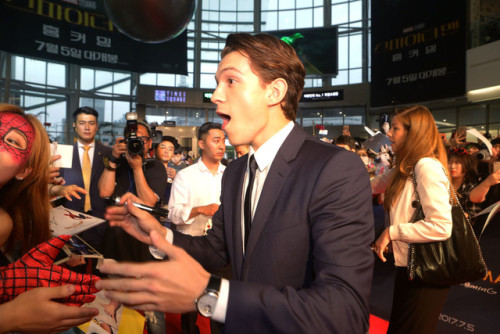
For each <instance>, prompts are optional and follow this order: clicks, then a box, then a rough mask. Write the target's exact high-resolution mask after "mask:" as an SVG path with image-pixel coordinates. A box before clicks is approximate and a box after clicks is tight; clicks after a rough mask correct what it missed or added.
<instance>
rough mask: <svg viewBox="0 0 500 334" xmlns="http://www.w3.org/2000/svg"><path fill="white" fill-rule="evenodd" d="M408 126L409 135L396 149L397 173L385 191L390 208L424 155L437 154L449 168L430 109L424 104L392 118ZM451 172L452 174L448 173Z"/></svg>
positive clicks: (407, 133)
mask: <svg viewBox="0 0 500 334" xmlns="http://www.w3.org/2000/svg"><path fill="white" fill-rule="evenodd" d="M394 120H398V121H399V122H401V124H402V125H403V127H404V129H405V130H406V139H405V141H404V142H403V143H402V145H401V146H400V147H398V150H397V152H396V164H395V166H394V174H393V176H392V178H391V180H390V181H389V185H388V187H387V189H386V191H385V199H384V208H385V209H386V210H390V208H391V207H392V206H393V205H394V203H395V202H396V199H397V198H398V197H399V195H400V194H401V192H402V191H403V188H404V186H405V183H406V180H407V179H408V178H409V177H411V175H412V172H413V169H414V168H415V165H416V164H417V162H418V161H419V160H420V159H422V158H425V157H429V158H435V159H437V160H439V161H440V162H441V164H442V165H443V167H444V168H445V170H446V172H448V159H447V157H446V150H445V148H444V145H443V142H442V140H441V137H440V136H439V132H438V129H437V126H436V123H435V122H434V117H432V114H431V112H430V111H429V109H427V108H426V107H424V106H419V105H417V106H414V107H410V108H407V109H404V110H403V111H402V112H399V113H397V114H396V116H395V117H394V118H393V121H394ZM448 175H449V174H448Z"/></svg>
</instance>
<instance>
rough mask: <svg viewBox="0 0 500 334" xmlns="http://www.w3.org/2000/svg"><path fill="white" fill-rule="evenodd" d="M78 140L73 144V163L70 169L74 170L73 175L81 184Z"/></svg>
mask: <svg viewBox="0 0 500 334" xmlns="http://www.w3.org/2000/svg"><path fill="white" fill-rule="evenodd" d="M78 150H79V149H78V142H75V143H74V144H73V165H72V169H73V170H74V171H76V172H75V177H76V179H77V181H78V182H79V183H76V184H82V185H83V175H82V164H81V163H80V152H79V151H78Z"/></svg>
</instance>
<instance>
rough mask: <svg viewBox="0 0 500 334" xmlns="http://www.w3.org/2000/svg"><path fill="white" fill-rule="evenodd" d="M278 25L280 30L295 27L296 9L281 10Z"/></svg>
mask: <svg viewBox="0 0 500 334" xmlns="http://www.w3.org/2000/svg"><path fill="white" fill-rule="evenodd" d="M278 27H279V29H280V30H283V29H293V28H295V11H294V10H284V11H281V12H280V15H279V22H278Z"/></svg>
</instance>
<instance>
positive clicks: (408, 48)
mask: <svg viewBox="0 0 500 334" xmlns="http://www.w3.org/2000/svg"><path fill="white" fill-rule="evenodd" d="M465 51H466V1H465V0H442V1H434V0H421V1H410V0H396V1H392V0H391V1H388V0H376V1H372V40H371V55H372V72H371V73H372V76H371V105H372V107H381V106H389V105H398V104H407V103H416V102H424V101H430V100H437V99H442V98H449V97H456V96H463V95H464V94H465V67H466V64H465V54H466V52H465Z"/></svg>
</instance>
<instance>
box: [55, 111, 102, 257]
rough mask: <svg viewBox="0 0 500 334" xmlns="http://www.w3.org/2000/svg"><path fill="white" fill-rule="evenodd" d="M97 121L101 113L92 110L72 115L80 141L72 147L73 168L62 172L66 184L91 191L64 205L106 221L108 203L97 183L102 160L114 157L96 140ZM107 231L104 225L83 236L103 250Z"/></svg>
mask: <svg viewBox="0 0 500 334" xmlns="http://www.w3.org/2000/svg"><path fill="white" fill-rule="evenodd" d="M98 120H99V114H98V113H97V111H96V110H95V109H93V108H90V107H81V108H78V109H76V111H75V112H74V113H73V128H74V129H75V134H76V137H77V141H76V142H75V143H74V144H73V163H72V167H71V168H61V170H60V173H61V176H62V177H63V178H64V180H65V181H66V184H75V185H77V186H79V187H82V188H84V189H85V190H86V191H87V192H88V194H87V195H82V196H80V197H81V199H78V198H73V200H72V201H67V202H66V203H65V204H64V206H65V207H67V208H68V209H73V210H77V211H80V212H84V213H87V214H90V215H92V216H95V217H99V218H103V217H104V211H105V209H106V206H107V203H106V201H105V200H104V199H102V198H101V197H100V196H99V188H98V186H97V184H98V182H99V178H100V177H101V174H102V172H103V170H104V164H103V159H102V158H103V157H104V156H107V157H109V156H110V155H111V148H110V147H107V146H104V145H102V144H101V143H99V142H96V141H95V136H96V134H97V130H98V128H99V125H98ZM86 147H87V148H86ZM86 150H88V158H89V160H87V163H90V169H91V173H90V180H89V182H88V184H85V182H84V176H83V172H82V166H85V163H86V162H85V154H86ZM87 196H88V198H87ZM86 201H87V203H86ZM104 228H105V225H104V224H102V225H98V226H96V227H94V228H92V229H90V230H88V231H85V232H82V233H81V234H80V236H81V237H82V238H83V239H84V240H85V241H86V242H88V243H90V244H91V245H92V246H94V247H97V248H99V249H100V248H101V245H100V242H101V241H102V238H103V236H104Z"/></svg>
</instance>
